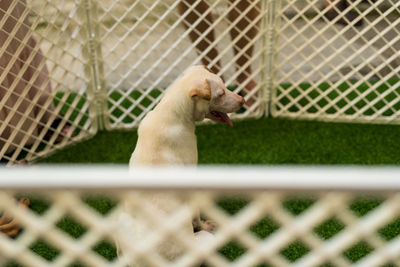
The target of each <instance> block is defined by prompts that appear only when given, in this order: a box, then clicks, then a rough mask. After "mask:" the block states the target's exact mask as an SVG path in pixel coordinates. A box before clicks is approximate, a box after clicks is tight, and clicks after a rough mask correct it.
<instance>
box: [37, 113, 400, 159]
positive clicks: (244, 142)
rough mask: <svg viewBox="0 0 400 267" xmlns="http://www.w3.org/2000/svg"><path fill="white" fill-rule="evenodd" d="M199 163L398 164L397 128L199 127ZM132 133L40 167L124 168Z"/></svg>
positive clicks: (253, 123)
mask: <svg viewBox="0 0 400 267" xmlns="http://www.w3.org/2000/svg"><path fill="white" fill-rule="evenodd" d="M196 134H197V139H198V151H199V164H362V165H376V164H399V163H400V153H398V151H400V142H398V140H400V127H399V126H396V125H373V124H345V123H324V122H315V121H294V120H285V119H271V118H262V119H252V120H244V121H237V122H234V127H232V128H231V127H229V126H227V125H226V124H215V125H201V126H198V127H197V130H196ZM136 140H137V134H136V131H134V130H132V131H125V132H122V131H116V132H99V133H98V134H97V135H96V136H95V137H94V138H92V139H90V140H88V141H86V142H82V143H79V144H76V145H73V146H70V147H68V148H66V149H64V150H62V151H59V152H57V153H56V154H53V155H52V156H50V157H48V158H44V159H42V160H41V161H40V162H41V163H122V164H127V163H128V161H129V158H130V155H131V153H132V151H133V149H134V147H135V144H136Z"/></svg>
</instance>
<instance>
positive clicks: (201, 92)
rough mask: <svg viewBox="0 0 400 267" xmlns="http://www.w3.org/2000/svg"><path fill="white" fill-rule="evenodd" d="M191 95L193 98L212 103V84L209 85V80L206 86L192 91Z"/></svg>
mask: <svg viewBox="0 0 400 267" xmlns="http://www.w3.org/2000/svg"><path fill="white" fill-rule="evenodd" d="M189 95H190V97H191V98H194V97H199V98H201V99H204V100H208V101H210V100H211V88H210V84H209V83H208V81H207V80H205V84H204V86H202V87H201V88H194V89H192V90H190V93H189Z"/></svg>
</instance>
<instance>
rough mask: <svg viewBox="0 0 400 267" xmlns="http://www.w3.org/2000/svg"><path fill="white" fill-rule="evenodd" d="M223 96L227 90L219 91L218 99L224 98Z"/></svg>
mask: <svg viewBox="0 0 400 267" xmlns="http://www.w3.org/2000/svg"><path fill="white" fill-rule="evenodd" d="M223 95H225V90H218V91H217V97H222V96H223Z"/></svg>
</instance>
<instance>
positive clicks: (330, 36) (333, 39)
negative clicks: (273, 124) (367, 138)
mask: <svg viewBox="0 0 400 267" xmlns="http://www.w3.org/2000/svg"><path fill="white" fill-rule="evenodd" d="M343 2H347V3H348V5H347V6H346V5H344V4H339V1H325V3H331V6H330V7H324V5H323V4H322V3H321V2H320V1H318V0H309V1H294V0H288V1H284V2H283V3H282V5H281V6H280V7H278V8H277V10H278V12H277V13H276V16H277V17H279V18H280V22H279V24H280V25H279V27H277V28H279V30H278V33H277V35H278V36H279V41H278V42H277V46H276V47H277V48H276V50H277V53H278V60H277V61H276V63H277V73H276V75H277V76H276V79H275V80H274V81H275V82H274V83H275V86H274V88H275V89H274V92H273V95H272V101H271V113H272V114H273V115H274V116H284V117H292V118H303V119H304V118H305V119H320V120H336V121H337V120H340V121H353V122H382V123H399V122H400V120H399V114H400V97H399V96H400V79H399V62H400V61H399V53H398V51H399V48H400V39H399V38H400V37H399V36H400V34H399V33H400V27H399V23H400V2H399V1H392V0H390V1H382V0H373V1H372V0H352V1H342V3H343Z"/></svg>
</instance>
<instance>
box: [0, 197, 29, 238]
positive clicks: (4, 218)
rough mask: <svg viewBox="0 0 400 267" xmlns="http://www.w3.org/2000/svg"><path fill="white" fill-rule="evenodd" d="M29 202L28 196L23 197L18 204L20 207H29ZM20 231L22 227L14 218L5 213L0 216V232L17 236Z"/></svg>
mask: <svg viewBox="0 0 400 267" xmlns="http://www.w3.org/2000/svg"><path fill="white" fill-rule="evenodd" d="M29 204H30V201H29V199H27V198H21V199H20V200H19V201H18V205H19V206H20V207H29ZM20 231H21V227H20V226H19V225H18V223H17V222H16V221H15V220H14V219H13V218H11V217H10V216H8V215H7V214H5V213H3V215H1V216H0V233H3V234H5V235H6V236H9V237H15V236H16V235H17V234H18V233H19V232H20Z"/></svg>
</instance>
